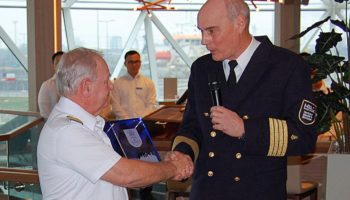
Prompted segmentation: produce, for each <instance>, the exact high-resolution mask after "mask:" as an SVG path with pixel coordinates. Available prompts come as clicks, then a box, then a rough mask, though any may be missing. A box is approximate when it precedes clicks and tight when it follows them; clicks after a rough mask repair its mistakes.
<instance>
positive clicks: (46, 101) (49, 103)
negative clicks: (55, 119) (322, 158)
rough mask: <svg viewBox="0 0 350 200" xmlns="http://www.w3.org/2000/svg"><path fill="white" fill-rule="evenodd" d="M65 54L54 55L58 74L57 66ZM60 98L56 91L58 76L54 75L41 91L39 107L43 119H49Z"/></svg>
mask: <svg viewBox="0 0 350 200" xmlns="http://www.w3.org/2000/svg"><path fill="white" fill-rule="evenodd" d="M63 54H64V52H63V51H58V52H56V53H54V54H53V55H52V65H53V68H54V70H55V72H56V66H57V64H58V62H59V61H60V59H61V57H62V55H63ZM59 98H60V97H59V95H58V93H57V89H56V76H55V75H53V76H52V77H51V78H50V79H48V80H46V81H45V82H43V84H42V85H41V87H40V90H39V95H38V106H39V112H40V115H41V116H42V117H43V118H45V119H47V118H48V117H49V114H50V113H51V110H52V109H53V107H54V106H55V104H56V103H57V102H58V99H59Z"/></svg>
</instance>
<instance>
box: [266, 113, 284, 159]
mask: <svg viewBox="0 0 350 200" xmlns="http://www.w3.org/2000/svg"><path fill="white" fill-rule="evenodd" d="M269 127H270V146H269V151H268V154H267V155H268V156H285V155H286V152H287V147H288V126H287V121H286V120H279V119H274V118H269Z"/></svg>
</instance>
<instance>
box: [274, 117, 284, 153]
mask: <svg viewBox="0 0 350 200" xmlns="http://www.w3.org/2000/svg"><path fill="white" fill-rule="evenodd" d="M276 120H277V121H278V133H276V134H277V135H278V144H277V146H278V148H277V152H276V154H275V156H281V154H282V150H283V135H284V127H283V121H282V120H279V119H276Z"/></svg>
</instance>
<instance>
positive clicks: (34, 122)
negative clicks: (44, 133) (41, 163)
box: [0, 110, 44, 200]
mask: <svg viewBox="0 0 350 200" xmlns="http://www.w3.org/2000/svg"><path fill="white" fill-rule="evenodd" d="M43 124H44V120H43V118H42V117H40V115H39V114H38V113H33V112H17V111H7V110H0V199H33V200H36V199H38V200H39V199H42V197H41V192H40V185H39V178H38V172H37V159H36V147H37V142H38V138H39V133H40V131H41V129H42V127H43Z"/></svg>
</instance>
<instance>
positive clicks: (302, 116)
mask: <svg viewBox="0 0 350 200" xmlns="http://www.w3.org/2000/svg"><path fill="white" fill-rule="evenodd" d="M316 108H317V106H316V105H315V104H314V103H312V102H310V101H308V100H305V99H304V100H303V102H302V103H301V106H300V109H299V120H300V122H301V123H303V124H305V125H311V124H313V123H315V120H316Z"/></svg>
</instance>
